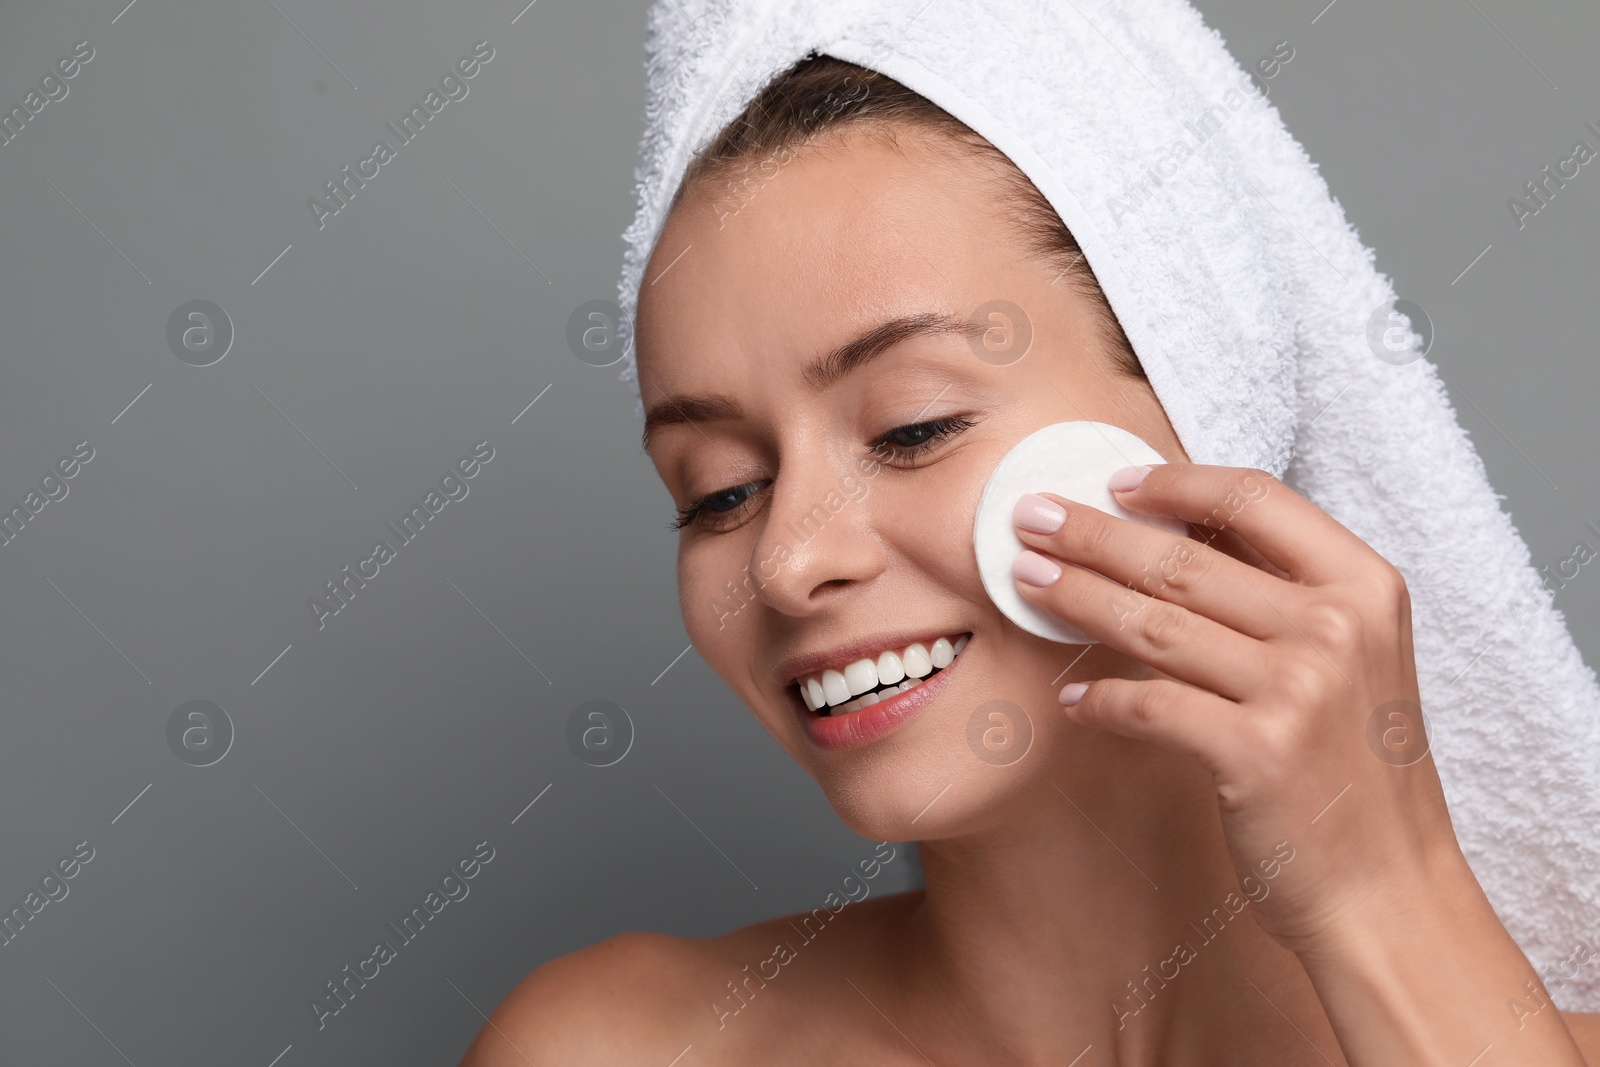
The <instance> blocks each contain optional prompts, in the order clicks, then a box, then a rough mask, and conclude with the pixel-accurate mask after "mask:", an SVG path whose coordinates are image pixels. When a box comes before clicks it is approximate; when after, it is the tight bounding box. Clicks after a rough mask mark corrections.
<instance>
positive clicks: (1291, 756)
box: [1245, 715, 1304, 786]
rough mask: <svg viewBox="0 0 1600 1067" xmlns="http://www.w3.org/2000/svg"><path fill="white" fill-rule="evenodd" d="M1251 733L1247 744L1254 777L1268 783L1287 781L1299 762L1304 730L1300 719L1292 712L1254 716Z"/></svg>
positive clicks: (1247, 757) (1261, 782) (1262, 782)
mask: <svg viewBox="0 0 1600 1067" xmlns="http://www.w3.org/2000/svg"><path fill="white" fill-rule="evenodd" d="M1249 732H1250V734H1251V735H1252V736H1251V743H1250V744H1249V745H1248V746H1246V748H1247V751H1248V755H1247V756H1246V757H1245V758H1246V759H1247V760H1248V762H1249V766H1250V772H1251V777H1252V778H1253V779H1255V781H1256V782H1257V783H1258V784H1261V785H1267V786H1270V785H1272V784H1274V783H1281V782H1283V781H1285V780H1286V776H1288V775H1291V774H1292V773H1293V772H1294V768H1295V767H1297V766H1298V765H1299V761H1297V760H1296V758H1295V756H1296V753H1297V752H1298V751H1299V750H1300V746H1301V743H1302V738H1303V734H1304V731H1303V729H1302V728H1301V727H1300V725H1299V723H1298V722H1297V720H1296V718H1295V717H1294V716H1292V715H1257V716H1252V719H1251V723H1250V726H1249Z"/></svg>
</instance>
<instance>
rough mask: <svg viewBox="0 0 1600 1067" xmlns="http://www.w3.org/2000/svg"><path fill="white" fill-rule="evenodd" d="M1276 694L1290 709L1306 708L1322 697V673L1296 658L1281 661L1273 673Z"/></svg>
mask: <svg viewBox="0 0 1600 1067" xmlns="http://www.w3.org/2000/svg"><path fill="white" fill-rule="evenodd" d="M1275 673H1276V675H1277V688H1278V692H1279V693H1281V694H1282V696H1283V699H1284V701H1285V703H1287V704H1289V705H1290V706H1292V707H1302V708H1303V707H1308V706H1310V705H1313V704H1315V703H1316V702H1317V701H1318V700H1319V698H1320V697H1321V695H1322V686H1323V681H1322V671H1321V670H1320V669H1318V668H1317V667H1316V666H1314V665H1312V664H1311V663H1309V662H1307V661H1306V660H1304V659H1301V658H1298V657H1289V658H1287V659H1285V660H1283V661H1282V662H1281V663H1280V664H1279V665H1278V668H1277V670H1276V671H1275Z"/></svg>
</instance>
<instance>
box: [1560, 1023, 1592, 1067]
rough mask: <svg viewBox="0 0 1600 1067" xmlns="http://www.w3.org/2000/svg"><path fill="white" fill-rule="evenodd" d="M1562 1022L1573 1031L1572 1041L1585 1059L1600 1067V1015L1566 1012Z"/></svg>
mask: <svg viewBox="0 0 1600 1067" xmlns="http://www.w3.org/2000/svg"><path fill="white" fill-rule="evenodd" d="M1561 1021H1562V1022H1564V1023H1566V1024H1567V1029H1568V1030H1571V1031H1572V1039H1573V1040H1574V1041H1576V1042H1577V1043H1578V1051H1579V1052H1582V1053H1583V1058H1584V1059H1586V1060H1588V1061H1589V1062H1590V1063H1592V1064H1594V1065H1595V1067H1600V1014H1595V1013H1593V1012H1573V1011H1564V1012H1562V1013H1561Z"/></svg>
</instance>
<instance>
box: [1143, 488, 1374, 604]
mask: <svg viewBox="0 0 1600 1067" xmlns="http://www.w3.org/2000/svg"><path fill="white" fill-rule="evenodd" d="M1118 473H1120V472H1118ZM1116 500H1117V502H1118V503H1119V504H1122V505H1123V506H1124V507H1126V508H1128V509H1129V510H1130V511H1138V512H1141V513H1144V514H1156V515H1173V516H1176V517H1177V518H1180V519H1183V520H1184V521H1185V522H1190V523H1194V524H1196V525H1204V526H1206V527H1209V528H1211V529H1216V530H1222V529H1231V530H1233V531H1234V532H1236V533H1237V534H1239V536H1240V537H1242V538H1243V539H1244V540H1245V541H1246V542H1248V543H1249V544H1250V545H1251V546H1252V547H1254V548H1255V549H1256V551H1258V552H1260V553H1261V555H1262V556H1264V557H1266V559H1268V560H1269V561H1271V562H1272V563H1273V564H1274V565H1275V566H1277V567H1278V568H1280V569H1281V570H1283V571H1284V572H1285V573H1287V574H1288V575H1289V576H1290V578H1291V579H1292V580H1293V581H1295V582H1304V583H1307V584H1311V585H1321V584H1324V583H1329V582H1335V581H1339V580H1341V579H1348V578H1349V576H1350V575H1351V574H1353V573H1360V572H1361V571H1363V570H1365V569H1367V568H1370V567H1372V566H1373V565H1374V562H1375V561H1376V562H1380V563H1381V562H1382V557H1381V556H1379V555H1378V554H1377V553H1376V552H1374V551H1373V550H1372V548H1371V547H1370V546H1369V545H1368V544H1367V543H1366V542H1365V541H1363V540H1361V538H1359V537H1357V536H1356V535H1355V534H1353V533H1351V532H1350V531H1349V530H1347V529H1345V528H1344V527H1343V526H1341V525H1339V523H1338V522H1337V521H1336V520H1335V519H1334V518H1333V517H1332V516H1331V515H1329V514H1328V513H1327V512H1325V511H1323V510H1322V509H1321V508H1319V507H1317V506H1316V505H1315V504H1313V503H1312V502H1311V501H1309V500H1307V499H1306V498H1305V497H1303V496H1301V495H1300V494H1298V493H1296V492H1295V491H1294V490H1292V489H1290V488H1289V487H1288V486H1286V485H1284V484H1283V483H1282V482H1280V481H1279V480H1278V479H1276V478H1274V477H1273V476H1272V475H1270V474H1268V473H1267V472H1266V471H1262V470H1256V469H1254V468H1251V467H1217V466H1211V465H1209V464H1203V463H1161V464H1156V465H1155V466H1152V467H1151V468H1150V472H1149V474H1147V475H1146V476H1145V478H1144V480H1143V481H1141V482H1140V483H1139V485H1138V486H1137V487H1135V488H1133V489H1129V490H1126V491H1117V492H1116Z"/></svg>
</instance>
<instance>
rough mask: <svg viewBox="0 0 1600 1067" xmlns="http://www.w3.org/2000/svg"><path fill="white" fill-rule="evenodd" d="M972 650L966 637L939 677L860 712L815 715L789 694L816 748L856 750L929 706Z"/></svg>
mask: <svg viewBox="0 0 1600 1067" xmlns="http://www.w3.org/2000/svg"><path fill="white" fill-rule="evenodd" d="M971 647H972V638H970V637H969V638H967V646H966V647H965V648H963V649H962V650H961V653H962V654H961V655H959V656H957V657H956V658H955V659H954V660H952V661H951V662H950V666H948V667H944V668H941V669H940V671H939V673H938V674H935V675H934V676H933V677H931V678H929V679H928V680H927V681H925V682H923V683H922V684H921V685H919V686H916V687H915V688H913V689H908V690H906V691H905V692H904V693H901V694H899V695H898V696H893V697H890V698H889V699H888V700H880V701H878V702H877V703H876V704H872V705H869V706H867V707H864V708H862V709H861V710H860V711H851V712H846V713H845V714H843V715H818V714H817V713H816V712H814V711H810V710H808V709H807V708H806V706H805V703H804V702H803V701H801V700H800V697H799V694H798V693H794V694H792V696H793V699H794V700H795V702H796V703H797V704H799V705H800V714H801V715H802V716H803V718H804V721H805V726H806V733H807V734H808V735H810V737H811V740H812V741H814V742H815V743H816V744H817V746H818V747H820V748H828V749H845V748H859V747H860V746H862V745H865V744H869V743H871V742H873V741H876V740H877V739H878V738H880V737H882V736H883V735H884V734H887V733H889V732H890V731H891V730H893V729H895V728H896V727H898V726H900V725H901V724H902V723H904V722H905V721H906V720H907V719H909V718H911V717H912V716H913V715H915V714H916V713H917V712H919V711H921V710H922V709H923V708H925V707H927V706H928V704H930V703H932V701H933V699H934V698H935V697H937V696H938V695H939V693H940V692H941V691H942V690H943V689H944V687H945V686H946V685H948V684H949V683H950V674H951V672H953V671H954V670H955V669H956V666H957V665H958V664H959V663H960V662H961V661H962V659H963V658H965V656H966V653H967V651H968V649H970V648H971Z"/></svg>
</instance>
